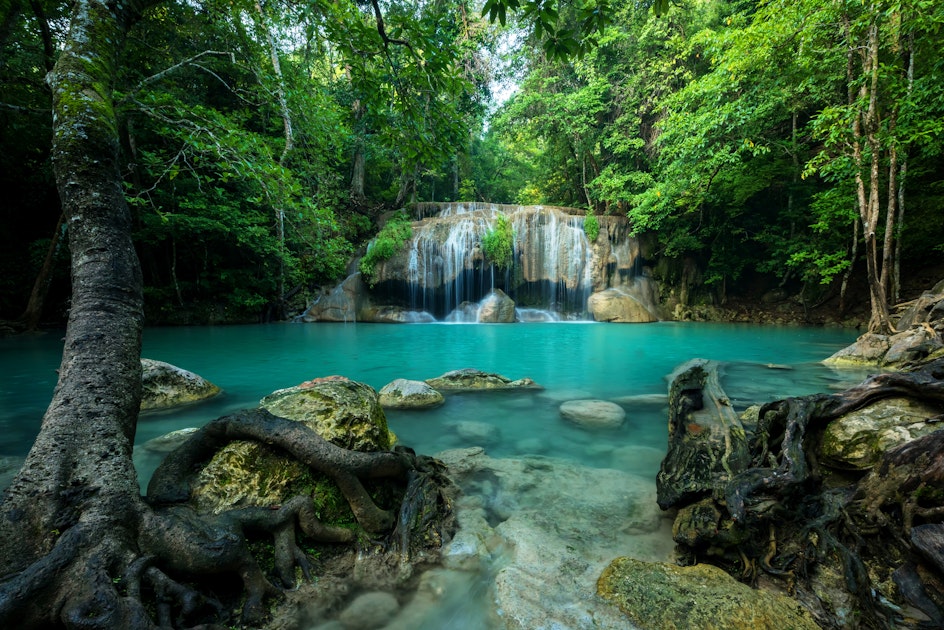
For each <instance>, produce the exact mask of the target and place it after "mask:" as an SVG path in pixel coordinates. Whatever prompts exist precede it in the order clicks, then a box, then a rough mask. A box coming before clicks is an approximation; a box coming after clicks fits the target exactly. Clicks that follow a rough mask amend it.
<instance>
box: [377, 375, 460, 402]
mask: <svg viewBox="0 0 944 630" xmlns="http://www.w3.org/2000/svg"><path fill="white" fill-rule="evenodd" d="M379 393H380V405H381V406H382V407H384V408H390V409H430V408H432V407H438V406H439V405H441V404H443V402H445V400H446V399H445V398H444V397H443V395H442V394H440V393H439V392H438V391H436V390H435V389H433V388H432V387H430V386H429V385H427V384H426V383H424V382H423V381H410V380H407V379H405V378H398V379H396V380H395V381H392V382H390V383H387V384H386V385H384V386H383V388H381V390H380V392H379Z"/></svg>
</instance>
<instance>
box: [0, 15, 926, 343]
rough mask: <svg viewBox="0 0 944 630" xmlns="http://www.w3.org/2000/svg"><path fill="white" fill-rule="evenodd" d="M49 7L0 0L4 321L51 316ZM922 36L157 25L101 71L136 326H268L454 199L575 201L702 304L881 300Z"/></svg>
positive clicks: (894, 246) (807, 27)
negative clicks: (786, 295)
mask: <svg viewBox="0 0 944 630" xmlns="http://www.w3.org/2000/svg"><path fill="white" fill-rule="evenodd" d="M67 8H68V6H67V4H66V3H63V2H61V1H57V0H43V1H41V2H35V3H26V2H24V1H23V0H9V1H8V2H4V3H0V49H2V54H0V87H2V94H3V97H2V98H0V101H2V102H0V130H2V132H0V145H2V151H0V161H2V162H0V185H2V186H3V188H4V196H5V201H6V202H5V203H4V204H3V209H2V211H0V212H2V218H3V221H4V226H5V228H6V229H5V230H4V231H3V235H2V237H0V238H2V243H0V270H2V271H3V273H0V318H7V319H10V318H14V317H16V316H18V315H20V313H22V312H23V310H24V306H26V305H27V302H29V306H26V311H27V314H25V315H24V317H26V318H27V319H29V318H31V317H35V316H36V312H35V311H36V309H37V308H38V307H37V305H36V303H35V300H34V299H31V298H30V290H31V289H32V293H33V297H34V298H40V299H41V297H42V295H44V294H45V292H46V291H47V290H48V291H49V292H50V296H51V297H50V300H49V302H48V303H47V304H46V307H45V311H44V313H45V317H46V318H47V319H57V318H59V317H61V316H62V314H63V313H64V312H65V311H66V309H67V308H68V304H67V303H66V301H65V297H64V296H65V295H66V289H67V283H68V273H67V269H66V256H65V250H64V247H63V238H62V237H63V236H64V235H66V234H67V231H68V230H67V227H65V226H63V225H61V224H60V222H59V217H60V212H59V207H58V205H59V202H58V198H57V196H56V194H55V187H54V182H53V181H52V177H51V165H50V158H49V133H48V130H49V128H50V126H51V119H50V114H49V103H50V96H51V95H50V93H49V90H48V87H47V86H46V85H45V82H44V77H45V73H46V71H47V70H49V69H50V68H51V67H52V64H53V63H54V62H55V59H56V55H57V54H58V53H57V50H58V46H59V43H60V42H61V41H62V40H63V38H64V37H65V29H66V19H65V15H66V12H67ZM653 9H655V10H653ZM942 24H944V7H942V6H941V5H940V3H935V2H931V1H930V0H908V1H906V2H891V1H890V0H881V1H878V0H877V1H876V2H871V3H859V2H838V3H826V2H823V1H822V0H802V1H801V2H790V3H786V2H779V1H774V0H763V1H759V2H757V1H751V0H728V1H724V0H679V1H678V2H673V3H668V2H655V3H653V2H643V3H619V4H617V3H609V2H603V1H598V2H590V3H556V2H544V1H539V0H488V1H487V2H483V3H478V4H473V3H469V2H466V1H465V0H444V1H443V2H436V3H422V4H415V3H410V2H407V1H405V0H398V1H395V2H386V3H382V4H380V3H374V2H340V3H338V2H321V1H318V2H315V3H313V4H300V5H299V4H285V3H280V2H278V1H277V0H268V1H267V2H244V1H239V2H235V3H223V4H220V3H218V2H216V0H202V1H201V2H190V3H172V4H161V5H159V6H158V7H155V8H152V9H151V10H149V11H148V12H147V13H146V15H145V19H144V20H142V21H141V23H140V24H138V25H137V26H135V28H134V30H133V33H132V35H133V36H132V38H131V39H130V40H129V41H128V42H127V44H126V45H125V46H124V49H123V57H122V59H121V62H120V63H119V64H118V65H117V68H118V72H117V75H116V76H115V77H114V81H115V89H116V90H117V91H118V92H119V94H120V96H121V99H120V101H119V102H118V103H117V107H118V110H117V112H116V113H117V114H118V116H119V120H120V126H121V128H120V130H119V132H120V136H121V138H122V155H123V172H122V176H123V179H124V181H125V186H126V192H127V196H128V199H129V202H130V203H131V204H132V207H133V209H134V212H135V242H136V244H137V246H138V250H139V255H140V257H141V259H142V263H143V267H144V274H145V285H146V287H147V288H146V297H147V313H148V318H149V320H150V321H152V322H159V321H165V322H166V321H220V320H238V319H243V320H245V319H253V318H258V317H264V316H270V317H271V316H276V317H277V316H280V315H282V314H283V312H284V311H285V310H286V308H288V307H290V306H293V304H292V296H296V300H295V303H294V306H298V305H300V304H303V300H301V299H300V298H302V297H304V296H305V294H306V293H308V292H309V291H310V290H311V289H313V288H315V287H317V286H318V285H320V284H322V283H326V282H329V281H333V280H334V279H336V278H338V276H339V275H340V274H341V273H342V272H343V270H344V269H345V267H346V263H347V260H348V258H349V256H350V255H351V254H352V253H353V252H354V251H355V250H356V248H357V247H358V246H360V245H362V244H363V243H364V242H365V241H366V240H367V239H368V238H369V237H370V236H371V234H372V233H373V232H375V227H374V226H375V224H376V220H377V218H378V217H379V216H380V215H381V214H383V213H385V212H387V211H388V210H391V209H394V210H395V209H399V208H402V207H404V206H405V205H406V204H408V203H410V202H412V201H449V200H467V201H473V200H481V201H492V202H500V203H526V204H530V203H548V204H555V205H570V206H579V207H584V208H587V209H589V210H590V211H591V212H589V213H588V220H587V222H586V227H587V233H588V235H590V234H592V233H593V227H592V223H593V220H594V219H593V218H592V217H593V215H594V214H621V215H628V216H629V217H630V218H631V219H632V221H633V225H634V226H635V229H636V230H637V232H640V233H642V232H645V233H649V234H652V235H654V236H655V239H656V242H657V243H658V247H657V249H656V250H655V256H657V257H658V258H659V259H660V261H661V265H660V266H659V269H660V270H661V273H662V277H663V280H666V281H667V284H672V283H677V282H683V281H685V282H689V281H693V280H692V279H693V277H697V281H696V284H699V286H696V287H693V288H694V289H695V290H694V292H693V293H692V294H693V295H696V296H700V298H701V299H705V300H715V301H722V302H723V301H724V300H725V299H726V297H727V295H728V294H729V293H730V292H732V291H737V290H738V288H739V287H745V286H748V285H750V286H751V287H757V286H765V287H768V288H770V287H773V286H775V285H780V286H781V287H784V288H787V289H788V290H789V291H790V292H794V293H800V295H801V296H802V297H803V299H804V300H806V301H808V302H815V301H819V300H822V299H826V298H828V297H830V296H833V295H835V294H837V293H842V292H844V290H845V287H846V286H847V284H848V280H849V278H850V277H853V278H854V277H856V276H858V277H861V278H863V279H866V278H867V279H868V280H869V283H870V285H871V286H872V287H873V296H872V297H873V304H875V303H878V302H881V301H882V299H881V298H882V295H884V296H885V297H886V298H887V299H888V300H894V299H896V298H897V295H898V292H899V290H900V285H901V280H900V277H901V273H902V272H901V268H902V265H904V266H905V268H906V269H907V268H908V265H912V266H914V265H915V264H923V263H924V262H926V261H927V260H930V259H932V258H933V257H935V256H939V255H940V252H941V247H942V246H941V242H942V239H941V237H942V228H941V225H942V224H944V222H942V221H941V220H940V219H941V215H942V213H944V166H942V162H941V160H940V156H939V153H940V146H941V135H942V133H944V123H942V120H944V99H941V98H940V87H939V85H940V76H941V74H942V71H944V61H942V58H941V57H940V55H938V54H937V50H938V49H939V48H940V45H941V43H942V39H944V31H942ZM499 51H502V53H503V55H504V57H503V60H502V61H500V62H499V55H498V52H499ZM509 77H511V79H509ZM499 78H505V79H506V81H508V80H511V81H512V82H513V83H514V84H515V88H516V89H515V90H514V93H513V96H512V97H511V98H509V99H508V100H506V101H504V102H502V103H501V104H496V103H494V102H493V101H491V100H490V91H489V88H490V82H491V81H494V80H496V79H499ZM506 84H507V83H506ZM377 251H378V252H380V251H381V250H377ZM863 261H864V264H863ZM371 264H372V263H371V261H370V260H368V261H367V263H366V267H367V268H370V267H371ZM691 269H697V273H696V274H695V275H694V276H693V275H692V274H691V273H690V270H691ZM873 319H874V320H876V321H877V323H876V325H879V326H880V327H881V321H882V320H883V319H887V314H883V312H882V311H881V309H879V310H878V311H876V312H873Z"/></svg>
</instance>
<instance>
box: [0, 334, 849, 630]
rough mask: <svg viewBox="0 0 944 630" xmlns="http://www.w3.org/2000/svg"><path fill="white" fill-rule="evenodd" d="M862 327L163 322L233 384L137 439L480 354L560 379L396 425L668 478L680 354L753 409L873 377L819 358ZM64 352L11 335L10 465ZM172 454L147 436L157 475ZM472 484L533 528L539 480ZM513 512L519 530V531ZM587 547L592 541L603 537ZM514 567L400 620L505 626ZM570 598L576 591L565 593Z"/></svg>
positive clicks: (150, 340)
mask: <svg viewBox="0 0 944 630" xmlns="http://www.w3.org/2000/svg"><path fill="white" fill-rule="evenodd" d="M853 339H854V333H853V331H845V330H838V329H809V328H800V327H759V326H747V325H714V324H686V323H672V322H662V323H658V324H651V325H612V324H589V325H588V324H582V325H575V324H566V323H540V324H512V325H476V326H451V325H445V324H419V325H402V326H394V325H371V324H318V325H312V324H279V325H268V326H242V327H227V328H167V329H148V330H147V331H145V337H144V350H143V355H144V356H146V357H148V358H153V359H159V360H162V361H167V362H169V363H173V364H175V365H178V366H180V367H183V368H186V369H188V370H191V371H193V372H196V373H198V374H200V375H201V376H203V377H205V378H207V379H208V380H210V381H212V382H214V383H216V384H217V385H219V386H220V387H222V388H223V390H224V394H223V395H221V396H219V397H217V398H215V399H213V400H211V401H208V402H206V403H204V404H201V405H197V406H193V407H188V408H185V409H182V410H176V411H173V412H160V413H148V414H145V415H142V417H141V420H140V422H139V425H138V431H137V438H136V444H138V445H141V444H143V443H144V442H146V441H148V440H150V439H152V438H155V437H158V436H160V435H163V434H165V433H168V432H170V431H174V430H178V429H183V428H186V427H194V426H201V425H202V424H204V423H205V422H207V421H209V420H210V419H212V418H215V417H218V416H220V415H223V414H225V413H228V412H231V411H233V410H236V409H239V408H244V407H249V406H255V405H257V404H258V401H259V399H260V398H262V397H263V396H265V395H266V394H268V393H270V392H272V391H273V390H275V389H279V388H283V387H289V386H292V385H295V384H297V383H300V382H302V381H305V380H309V379H312V378H315V377H319V376H328V375H332V374H341V375H344V376H347V377H349V378H352V379H354V380H359V381H363V382H366V383H368V384H369V385H371V386H373V387H374V388H375V389H380V388H381V387H382V386H383V385H385V384H387V383H388V382H390V381H392V380H394V379H395V378H408V379H416V380H423V379H427V378H432V377H434V376H438V375H440V374H442V373H444V372H446V371H449V370H453V369H459V368H466V367H473V368H478V369H481V370H485V371H490V372H498V373H500V374H503V375H505V376H507V377H509V378H512V379H517V378H522V377H530V378H532V379H534V380H535V381H536V382H537V383H539V384H540V385H542V386H544V388H545V389H544V390H543V391H527V392H520V393H482V394H473V393H463V394H453V395H450V396H448V397H447V401H446V404H444V405H443V406H441V407H439V408H437V409H432V410H427V411H421V412H409V411H389V412H388V413H387V417H388V422H389V425H390V428H391V429H392V430H393V431H394V432H395V433H396V434H397V436H398V437H399V439H400V441H401V442H402V443H404V444H408V445H409V446H411V447H413V448H415V449H416V450H417V451H418V452H423V453H431V454H432V453H439V452H440V451H444V450H447V449H457V448H465V447H470V446H480V447H483V448H484V449H485V453H486V454H487V456H489V457H490V458H493V459H494V460H495V461H496V462H507V461H512V460H516V459H521V458H525V459H527V458H534V457H540V458H544V459H545V460H547V461H553V462H562V463H563V464H566V466H570V467H575V466H579V467H586V469H585V470H600V469H612V470H614V471H619V472H620V473H623V474H628V475H631V476H632V478H633V479H634V480H635V479H637V478H638V479H642V480H644V482H645V484H651V486H652V491H654V478H655V474H656V472H657V470H658V466H659V463H660V461H661V458H662V456H663V454H664V452H665V448H666V439H667V429H666V414H665V399H664V394H665V392H666V385H667V383H666V380H665V376H666V375H667V374H669V373H670V372H671V371H672V369H673V368H674V367H675V366H677V365H678V364H680V363H682V362H684V361H686V360H688V359H690V358H694V357H701V358H706V359H715V360H719V361H723V362H725V367H724V372H723V376H722V383H723V385H724V387H725V389H726V392H727V393H728V395H729V397H730V398H731V400H732V403H733V404H734V406H735V408H737V409H738V410H740V409H742V408H744V407H746V406H748V405H749V404H752V403H755V402H766V401H770V400H775V399H777V398H782V397H786V396H791V395H802V394H807V393H813V392H819V391H831V390H834V389H836V388H838V387H840V386H842V385H843V384H846V383H848V382H855V381H857V380H859V379H860V378H861V377H862V376H863V374H862V373H850V372H836V371H833V370H831V369H829V368H826V367H824V366H822V365H820V364H819V363H818V361H820V360H821V359H823V358H825V357H826V356H828V355H830V354H832V353H833V352H834V351H836V350H837V349H839V348H841V347H843V346H845V345H847V344H848V343H850V342H851V341H852V340H853ZM59 352H61V334H53V333H47V334H45V335H42V336H35V337H15V338H9V339H0V368H2V374H3V378H2V379H0V434H2V435H3V436H4V440H3V442H2V444H0V463H2V461H3V460H2V457H4V456H6V457H11V456H12V457H13V458H17V457H22V456H23V455H25V453H26V451H27V450H28V448H29V446H30V444H31V442H32V440H33V439H34V437H35V435H36V433H37V432H38V430H39V421H40V418H41V416H42V413H43V411H44V409H45V406H46V404H47V403H48V401H49V398H50V396H51V393H52V389H53V387H54V385H55V378H56V373H55V370H56V368H57V365H58V360H59V357H58V354H59ZM585 398H594V399H603V400H609V401H613V402H616V403H617V404H619V405H620V406H621V407H622V408H623V409H624V410H625V411H626V422H625V423H624V424H623V425H622V426H621V427H620V428H618V429H613V430H608V431H602V432H601V431H587V430H584V429H581V428H579V427H577V426H575V425H573V424H570V423H568V422H565V421H563V420H562V419H561V418H560V415H559V411H558V409H559V406H560V404H561V403H562V402H565V401H567V400H575V399H585ZM163 455H164V454H163V453H160V452H156V451H151V450H148V449H144V448H136V450H135V463H136V465H137V466H138V470H139V474H140V477H141V482H142V484H146V480H147V478H148V477H149V476H150V474H151V472H152V471H153V470H154V468H155V467H156V466H157V464H158V463H159V461H160V459H161V457H163ZM13 461H16V460H15V459H14V460H13ZM534 461H537V460H534ZM555 465H557V464H555ZM496 466H498V468H501V466H502V465H498V464H496ZM568 470H570V469H568ZM574 470H578V471H579V470H581V468H574ZM0 474H2V465H0ZM568 474H569V473H568ZM614 474H615V473H614ZM547 482H548V483H550V484H552V485H553V483H554V482H553V480H547ZM466 485H467V488H468V489H469V490H470V491H471V492H472V493H475V492H479V493H482V496H480V497H478V500H479V501H480V504H481V505H486V506H487V507H488V513H489V514H491V515H492V516H490V517H489V519H491V520H492V521H493V522H491V523H488V522H486V523H485V524H484V527H492V526H497V527H498V529H499V531H498V534H499V537H501V536H502V535H504V536H525V535H527V534H526V533H522V531H523V530H522V529H521V528H523V527H524V528H526V527H527V526H528V525H529V521H528V519H527V518H526V519H523V520H522V519H519V521H517V522H516V521H515V519H514V518H513V517H514V514H513V512H514V509H515V508H514V506H520V505H522V504H524V503H526V502H523V501H522V498H521V497H520V496H509V495H506V496H500V495H498V494H494V493H495V492H506V493H507V492H525V491H524V490H521V488H523V487H526V486H523V485H522V486H515V485H514V484H511V485H505V486H503V485H502V484H496V483H491V484H484V483H481V482H475V483H471V482H470V483H468V484H466ZM509 488H511V489H509ZM514 488H517V489H514ZM490 492H491V493H493V494H488V493H490ZM474 498H475V497H473V499H474ZM503 505H504V506H508V505H510V506H512V507H511V508H508V509H510V510H511V512H512V513H511V514H505V515H504V516H503V518H504V519H506V520H507V519H511V520H510V521H509V522H508V523H504V524H498V523H497V521H495V519H494V514H496V513H498V512H500V511H501V509H504V508H503ZM472 508H474V505H473V506H472ZM470 509H471V508H470ZM471 513H472V512H470V514H471ZM529 518H531V517H529ZM489 519H485V520H489ZM531 520H537V519H536V518H531ZM512 523H514V527H515V528H517V529H516V530H515V531H516V532H517V533H512V529H513V528H512ZM503 527H504V528H505V529H504V530H503V531H504V533H502V530H501V528H503ZM555 527H558V528H560V527H564V525H559V524H556V525H555ZM630 529H631V528H630ZM621 536H624V537H625V539H620V540H617V541H615V542H614V543H613V545H614V549H615V548H625V549H630V550H632V549H643V548H647V549H648V548H651V549H652V550H653V552H652V553H651V554H650V555H659V554H661V553H664V552H665V550H666V549H670V548H671V545H670V544H667V542H666V541H667V537H668V532H667V531H665V528H663V527H662V526H661V525H660V526H659V529H658V531H655V532H652V531H650V532H639V531H635V532H634V531H626V532H624V533H622V534H621ZM634 536H636V537H637V539H638V540H637V539H634V538H633V537H634ZM654 537H655V538H654ZM634 540H636V542H634ZM669 543H670V541H669ZM519 547H520V549H519V554H520V553H521V549H524V548H526V547H527V546H526V545H525V544H524V543H521V544H520V545H519ZM609 552H610V551H609V549H607V550H605V551H601V552H600V554H601V558H600V561H605V559H604V558H603V557H602V556H603V555H605V553H609ZM564 553H566V551H565V552H564ZM581 554H583V555H584V556H588V555H593V553H592V552H589V551H582V552H581ZM498 557H500V554H499V555H496V556H495V558H496V559H497V558H498ZM595 567H596V565H593V564H592V563H591V564H590V565H588V568H587V569H586V575H590V574H591V573H592V572H593V571H596V568H595ZM506 569H507V567H506ZM499 570H500V563H498V564H495V563H493V564H488V565H483V566H480V567H478V568H477V569H476V570H475V571H472V572H454V571H445V572H443V573H441V574H433V575H432V576H431V577H430V578H429V580H430V581H431V583H430V584H428V585H426V587H425V588H426V590H423V589H421V590H420V592H419V593H418V594H417V596H416V599H415V600H414V601H413V602H412V604H411V603H408V602H404V604H405V606H406V607H405V608H403V609H402V610H401V614H400V617H399V618H400V619H404V620H408V621H403V624H409V627H412V628H446V627H449V628H470V629H478V628H483V629H485V628H488V627H493V626H495V625H496V624H499V625H500V621H496V619H497V617H495V616H494V614H491V613H487V612H485V611H484V609H485V608H487V607H488V606H489V605H490V602H491V601H492V599H493V598H494V594H493V593H492V592H491V588H492V585H493V583H494V580H493V576H494V575H495V573H496V572H497V571H499ZM581 575H583V574H581ZM584 579H585V577H580V578H579V579H578V578H574V581H575V583H579V582H580V580H584ZM580 588H592V585H586V584H583V585H582V586H580ZM424 593H425V594H424ZM561 597H565V596H563V595H562V596H561ZM423 598H425V599H423ZM565 599H566V597H565ZM562 605H563V606H573V605H574V604H573V603H572V602H567V601H564V602H563V604H562ZM581 605H582V604H581ZM411 606H412V608H411ZM419 611H423V612H422V614H421V613H420V612H419ZM407 612H409V615H407ZM460 620H461V621H460ZM394 627H396V626H394ZM403 627H407V626H406V625H404V626H403Z"/></svg>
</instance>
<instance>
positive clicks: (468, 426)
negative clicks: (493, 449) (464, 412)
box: [452, 420, 501, 446]
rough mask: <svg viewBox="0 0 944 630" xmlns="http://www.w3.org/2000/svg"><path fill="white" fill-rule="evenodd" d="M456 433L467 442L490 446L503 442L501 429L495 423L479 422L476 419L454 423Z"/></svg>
mask: <svg viewBox="0 0 944 630" xmlns="http://www.w3.org/2000/svg"><path fill="white" fill-rule="evenodd" d="M452 426H453V427H454V428H455V430H456V433H457V434H458V435H459V437H460V438H462V439H463V440H464V441H465V442H468V443H471V444H475V445H479V446H488V445H489V444H497V443H499V442H501V430H500V429H499V428H498V427H496V426H495V425H493V424H488V423H487V422H477V421H475V420H463V421H461V422H456V423H455V424H454V425H452Z"/></svg>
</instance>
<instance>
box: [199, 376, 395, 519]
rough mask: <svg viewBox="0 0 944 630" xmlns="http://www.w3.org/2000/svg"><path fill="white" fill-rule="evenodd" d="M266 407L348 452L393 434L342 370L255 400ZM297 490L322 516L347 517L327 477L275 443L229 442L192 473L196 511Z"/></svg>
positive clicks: (279, 498) (272, 499) (370, 448)
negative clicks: (336, 373)
mask: <svg viewBox="0 0 944 630" xmlns="http://www.w3.org/2000/svg"><path fill="white" fill-rule="evenodd" d="M262 406H263V407H265V408H266V409H267V410H268V411H270V412H271V413H273V414H275V415H278V416H282V417H285V418H288V419H289V420H295V421H298V422H303V423H305V424H306V425H307V426H308V427H310V428H311V429H312V430H314V431H315V432H317V433H318V434H319V435H320V436H321V437H323V438H325V439H326V440H328V441H330V442H332V443H334V444H336V445H338V446H341V447H343V448H347V449H350V450H355V451H365V452H376V451H384V450H389V449H390V446H391V444H392V440H393V434H392V433H390V432H389V431H388V430H387V419H386V416H385V415H384V412H383V409H382V408H381V407H380V401H379V398H378V396H377V392H375V391H374V390H373V388H371V387H370V386H368V385H365V384H363V383H358V382H356V381H352V380H350V379H347V378H344V377H340V376H337V377H328V378H324V379H315V380H313V381H308V382H306V383H302V384H301V385H298V386H296V387H291V388H288V389H282V390H278V391H276V392H273V393H272V394H270V395H268V396H266V397H265V398H263V399H262ZM299 494H303V495H306V496H312V498H313V499H314V501H315V506H316V511H317V512H318V513H319V515H320V517H321V518H322V519H323V520H325V521H326V522H328V523H332V524H337V523H343V522H353V515H352V514H351V512H350V508H349V507H348V505H347V501H346V499H345V498H344V496H343V495H342V494H341V492H340V490H338V488H337V487H336V486H335V485H334V483H333V482H331V481H328V480H327V478H325V477H324V476H322V475H320V474H318V473H313V472H312V471H310V470H309V469H308V467H307V466H305V465H303V464H301V463H299V462H297V461H295V460H294V459H291V458H289V457H286V456H285V455H283V454H282V453H281V452H280V451H278V450H277V449H275V448H273V447H270V446H266V445H265V444H261V443H259V442H253V441H241V440H240V441H234V442H231V443H230V444H228V445H227V446H226V447H225V448H223V449H221V450H220V451H219V452H217V454H216V455H214V457H213V459H211V460H210V462H209V463H208V464H207V465H206V467H205V468H204V469H203V470H202V471H201V472H200V475H199V476H198V478H197V481H196V483H195V484H194V489H193V492H192V495H191V496H192V499H191V500H192V502H193V504H194V507H195V508H196V509H197V510H198V511H202V512H214V513H219V512H222V511H225V510H227V509H230V508H233V507H242V506H249V505H256V506H267V505H278V504H281V503H282V502H284V501H285V500H287V499H289V498H291V497H293V496H296V495H299Z"/></svg>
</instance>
